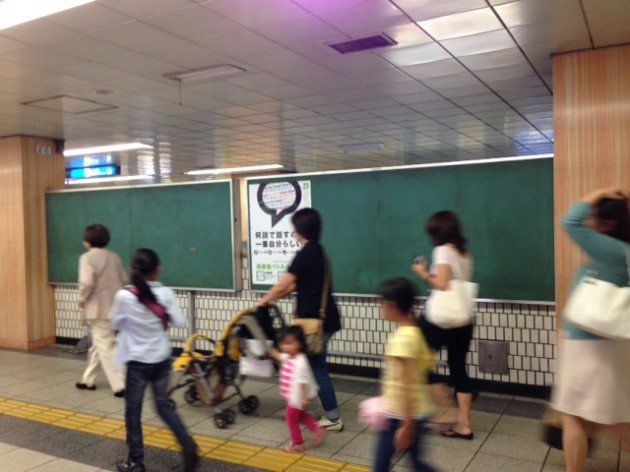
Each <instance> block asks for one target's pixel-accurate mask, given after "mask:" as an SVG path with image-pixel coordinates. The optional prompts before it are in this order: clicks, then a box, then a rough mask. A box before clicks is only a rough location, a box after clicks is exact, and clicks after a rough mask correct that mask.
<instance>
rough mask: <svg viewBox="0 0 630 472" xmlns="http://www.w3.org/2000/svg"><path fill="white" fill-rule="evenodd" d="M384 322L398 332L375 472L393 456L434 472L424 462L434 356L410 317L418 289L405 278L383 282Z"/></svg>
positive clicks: (387, 369)
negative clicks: (429, 378) (406, 456)
mask: <svg viewBox="0 0 630 472" xmlns="http://www.w3.org/2000/svg"><path fill="white" fill-rule="evenodd" d="M380 294H381V296H382V297H383V300H382V307H381V310H382V314H383V318H384V319H385V320H387V321H391V322H392V323H396V324H397V325H398V328H397V329H396V331H395V332H394V334H393V335H392V336H391V337H390V338H389V340H388V342H387V346H386V348H385V365H384V367H383V371H382V378H381V388H382V393H383V403H384V410H385V411H384V414H385V415H386V416H387V417H388V418H389V422H388V427H387V428H386V429H385V430H384V431H381V432H380V434H379V437H378V442H377V445H376V457H375V460H374V470H375V472H387V471H388V470H389V467H390V463H391V461H392V457H393V456H394V454H403V453H404V452H406V451H409V453H410V454H409V455H410V458H411V462H412V465H413V469H414V470H415V471H417V472H433V471H434V470H435V469H433V468H432V467H431V466H429V465H428V464H426V463H425V462H423V461H422V459H421V439H422V435H423V434H424V431H425V429H424V423H425V421H426V420H427V419H428V418H429V417H430V416H431V415H432V413H433V405H432V403H431V400H430V395H429V391H428V386H427V376H428V373H429V370H430V369H431V368H432V367H433V359H434V355H433V353H432V351H431V350H430V349H429V347H428V346H427V343H426V341H425V339H424V336H423V335H422V331H421V330H420V328H419V327H418V325H417V323H416V320H415V318H414V316H413V313H412V310H411V309H412V306H413V302H414V297H415V289H414V287H413V285H412V284H411V282H410V281H409V280H407V279H405V278H395V279H391V280H388V281H386V282H384V283H383V284H382V285H381V288H380Z"/></svg>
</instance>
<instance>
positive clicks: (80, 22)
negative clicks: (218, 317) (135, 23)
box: [46, 2, 133, 33]
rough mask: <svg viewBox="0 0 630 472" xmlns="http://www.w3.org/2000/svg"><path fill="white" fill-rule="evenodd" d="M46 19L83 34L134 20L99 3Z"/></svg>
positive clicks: (72, 9)
mask: <svg viewBox="0 0 630 472" xmlns="http://www.w3.org/2000/svg"><path fill="white" fill-rule="evenodd" d="M46 19H47V21H49V22H50V23H53V24H55V25H58V26H63V27H66V28H68V29H71V30H74V31H79V32H82V33H85V32H87V31H90V30H94V29H98V28H103V27H106V26H111V25H115V24H119V23H125V22H128V21H132V20H133V18H132V17H129V16H128V15H124V14H122V13H120V12H118V11H116V10H112V9H111V8H108V7H106V6H104V5H102V4H100V3H97V2H94V3H88V4H85V5H81V6H78V7H75V8H71V9H70V10H65V11H63V12H60V13H56V14H54V15H52V16H50V17H47V18H46Z"/></svg>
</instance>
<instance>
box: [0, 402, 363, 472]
mask: <svg viewBox="0 0 630 472" xmlns="http://www.w3.org/2000/svg"><path fill="white" fill-rule="evenodd" d="M0 415H9V416H15V417H17V418H22V419H26V420H30V421H37V422H39V423H45V424H49V425H53V426H58V427H61V428H66V429H71V430H74V431H81V432H84V433H90V434H95V435H98V436H104V437H108V438H114V439H122V440H124V439H125V422H124V421H121V420H114V419H110V418H103V417H102V416H96V415H87V414H84V413H77V412H75V411H71V410H62V409H59V408H51V407H47V406H44V405H34V404H32V403H25V402H21V401H17V400H12V399H9V398H3V397H0ZM142 429H143V431H144V443H145V444H147V445H148V446H154V447H159V448H162V449H171V450H179V444H177V440H176V439H175V436H173V434H172V433H171V431H170V430H169V429H166V428H159V427H157V426H150V425H143V426H142ZM193 437H194V438H195V441H196V442H197V444H198V445H199V449H200V453H201V455H202V456H204V457H208V458H211V459H216V460H220V461H225V462H232V463H235V464H242V465H246V466H251V467H257V468H259V469H265V470H271V471H275V472H281V471H287V472H368V471H369V470H370V468H369V467H365V466H362V465H357V464H351V463H347V462H342V461H336V460H332V459H326V458H324V457H317V456H309V455H306V454H288V453H286V452H284V451H281V450H279V449H272V448H269V447H264V446H256V445H254V444H246V443H242V442H238V441H230V440H225V439H219V438H214V437H212V436H204V435H200V434H193Z"/></svg>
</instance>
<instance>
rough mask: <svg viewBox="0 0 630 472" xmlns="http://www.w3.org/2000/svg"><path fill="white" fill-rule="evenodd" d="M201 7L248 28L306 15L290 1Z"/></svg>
mask: <svg viewBox="0 0 630 472" xmlns="http://www.w3.org/2000/svg"><path fill="white" fill-rule="evenodd" d="M203 6H204V7H205V8H209V9H210V10H212V11H214V12H216V13H218V14H219V15H221V16H224V17H226V18H229V19H231V20H232V21H235V22H237V23H240V24H242V25H244V26H248V27H256V26H259V25H266V24H270V23H278V22H283V21H289V20H292V19H295V18H299V17H302V16H305V15H306V14H307V12H306V10H304V9H303V8H301V7H300V6H298V5H297V4H295V3H293V2H291V1H290V0H239V1H236V2H235V1H233V0H213V1H211V2H206V3H204V4H203ZM263 12H264V13H263Z"/></svg>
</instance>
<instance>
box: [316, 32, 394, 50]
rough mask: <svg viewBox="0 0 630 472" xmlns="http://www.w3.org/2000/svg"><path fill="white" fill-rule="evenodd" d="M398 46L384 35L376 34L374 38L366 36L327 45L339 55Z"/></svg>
mask: <svg viewBox="0 0 630 472" xmlns="http://www.w3.org/2000/svg"><path fill="white" fill-rule="evenodd" d="M396 44H398V43H397V42H396V41H394V40H393V39H392V38H390V37H389V36H387V35H385V34H382V33H381V34H377V35H375V36H367V37H365V38H359V39H352V40H350V41H344V42H343V43H335V44H329V45H328V46H330V47H331V48H333V49H334V50H335V51H337V52H339V53H341V54H348V53H351V52H359V51H368V50H370V49H377V48H384V47H386V46H395V45H396Z"/></svg>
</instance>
